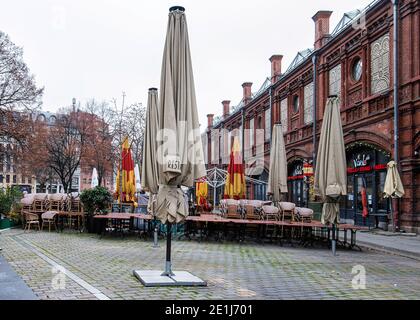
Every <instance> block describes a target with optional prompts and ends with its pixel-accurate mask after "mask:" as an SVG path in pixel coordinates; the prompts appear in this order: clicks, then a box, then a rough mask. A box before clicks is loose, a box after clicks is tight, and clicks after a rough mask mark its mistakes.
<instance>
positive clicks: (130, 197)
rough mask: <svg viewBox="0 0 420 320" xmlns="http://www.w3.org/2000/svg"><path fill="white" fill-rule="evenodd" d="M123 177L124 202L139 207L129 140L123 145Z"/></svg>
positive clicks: (122, 192)
mask: <svg viewBox="0 0 420 320" xmlns="http://www.w3.org/2000/svg"><path fill="white" fill-rule="evenodd" d="M121 157H122V166H121V168H122V177H121V180H122V181H120V183H121V184H122V190H121V194H122V201H123V202H124V201H127V202H133V203H134V206H137V203H136V201H135V200H136V199H135V193H136V184H135V177H134V161H133V158H132V156H131V148H130V144H129V142H128V138H125V139H124V142H123V145H122V154H121Z"/></svg>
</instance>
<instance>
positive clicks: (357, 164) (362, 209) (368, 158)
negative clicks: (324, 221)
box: [340, 144, 390, 228]
mask: <svg viewBox="0 0 420 320" xmlns="http://www.w3.org/2000/svg"><path fill="white" fill-rule="evenodd" d="M389 160H390V157H389V155H388V154H387V153H386V152H384V151H382V150H380V149H378V148H375V147H374V146H369V145H365V144H364V145H359V144H354V145H352V146H350V147H348V148H347V167H348V168H347V197H346V198H343V199H342V200H341V205H340V208H341V218H342V219H345V220H347V221H349V220H353V221H354V223H355V224H356V225H360V226H369V227H371V228H385V227H386V225H387V223H388V214H389V204H388V200H386V199H384V197H383V189H384V185H385V179H386V168H387V166H386V164H387V163H388V162H389Z"/></svg>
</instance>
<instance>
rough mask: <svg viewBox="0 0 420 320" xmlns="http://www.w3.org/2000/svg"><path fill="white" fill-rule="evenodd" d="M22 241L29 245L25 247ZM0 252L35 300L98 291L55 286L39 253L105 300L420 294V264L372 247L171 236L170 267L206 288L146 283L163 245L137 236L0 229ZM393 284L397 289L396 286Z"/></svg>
mask: <svg viewBox="0 0 420 320" xmlns="http://www.w3.org/2000/svg"><path fill="white" fill-rule="evenodd" d="M21 241H26V242H27V243H28V244H29V247H28V246H23V245H22V244H21ZM2 247H3V252H2V254H3V256H4V258H5V259H6V260H7V261H8V262H9V264H10V265H11V266H12V268H13V269H14V270H15V271H16V273H17V274H18V275H19V276H20V277H21V278H22V279H23V280H24V281H25V282H26V284H27V285H28V286H29V287H31V288H32V290H33V291H34V293H35V294H36V295H37V296H38V298H40V299H54V300H55V299H92V300H94V299H95V300H96V299H97V297H96V296H95V295H94V294H92V293H91V292H89V291H88V290H87V289H86V288H84V287H83V286H81V285H80V284H79V283H76V282H75V281H74V280H72V279H71V278H69V277H66V280H65V281H66V286H65V289H64V290H54V289H53V288H52V280H53V277H54V273H53V272H52V266H51V265H50V264H49V263H48V262H46V261H45V260H43V259H41V258H40V257H39V256H38V255H36V254H35V253H34V252H33V251H32V250H31V248H32V249H33V248H35V249H36V250H38V251H40V252H42V254H44V255H46V256H47V257H48V258H50V259H53V260H54V261H56V262H57V263H59V264H60V265H62V266H63V267H64V268H66V269H67V270H68V271H70V272H72V273H73V274H74V275H76V276H77V277H79V278H80V279H82V280H83V281H85V282H86V283H88V284H89V285H91V286H93V287H94V288H96V289H98V290H99V292H101V293H102V294H104V295H105V296H107V297H108V298H110V299H115V300H122V299H142V300H143V299H177V300H184V299H200V300H202V299H264V300H275V299H328V300H330V299H357V300H359V299H403V298H404V299H413V300H414V299H420V281H419V279H420V264H419V263H418V261H416V260H412V259H408V258H404V257H398V256H395V255H389V254H387V253H378V252H373V251H365V252H358V251H341V250H340V251H339V256H338V257H333V256H332V255H331V253H330V251H329V250H328V249H326V248H300V247H294V248H292V247H289V246H287V245H284V246H283V247H280V246H278V245H270V244H265V245H259V244H254V243H251V242H249V243H246V244H237V243H234V242H231V243H229V242H224V243H211V242H200V243H199V242H195V241H174V242H173V252H172V257H173V268H174V269H176V270H186V271H189V272H191V273H193V274H194V275H196V276H197V277H200V278H201V279H203V280H206V281H207V282H208V286H207V287H205V288H173V287H168V288H146V287H143V286H142V285H141V283H140V282H139V281H138V280H137V279H136V278H135V277H134V276H133V274H132V272H133V270H136V269H150V270H153V269H156V270H160V269H163V266H164V261H165V246H164V244H163V243H162V244H161V247H160V248H158V249H154V248H152V245H151V242H150V241H144V240H139V239H138V238H135V239H134V238H129V237H128V238H125V239H121V238H116V239H112V238H103V239H99V237H97V236H96V235H89V234H79V233H66V232H64V233H56V232H51V233H48V232H33V233H32V232H31V233H25V234H23V233H22V232H21V231H20V230H9V231H7V232H4V233H2ZM357 265H362V266H363V267H364V268H365V269H366V278H367V288H366V290H353V288H352V279H353V277H354V274H352V269H353V267H354V266H357ZM395 284H396V285H397V286H396V287H395V286H394V285H395Z"/></svg>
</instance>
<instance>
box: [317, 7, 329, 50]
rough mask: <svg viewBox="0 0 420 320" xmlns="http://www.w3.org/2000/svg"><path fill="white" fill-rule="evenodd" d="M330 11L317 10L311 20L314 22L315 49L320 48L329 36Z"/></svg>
mask: <svg viewBox="0 0 420 320" xmlns="http://www.w3.org/2000/svg"><path fill="white" fill-rule="evenodd" d="M331 14H332V11H318V12H317V13H316V14H315V15H314V16H313V17H312V20H314V22H315V44H314V46H315V50H318V49H320V48H322V47H323V46H324V45H325V44H326V43H327V40H328V38H329V36H330V17H331Z"/></svg>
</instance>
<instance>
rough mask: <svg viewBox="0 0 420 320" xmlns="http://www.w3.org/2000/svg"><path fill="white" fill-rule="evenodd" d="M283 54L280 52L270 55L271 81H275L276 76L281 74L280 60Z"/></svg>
mask: <svg viewBox="0 0 420 320" xmlns="http://www.w3.org/2000/svg"><path fill="white" fill-rule="evenodd" d="M282 59H283V56H282V55H280V54H275V55H273V56H271V58H270V62H271V83H276V81H277V78H278V77H279V76H280V75H281V60H282Z"/></svg>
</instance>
